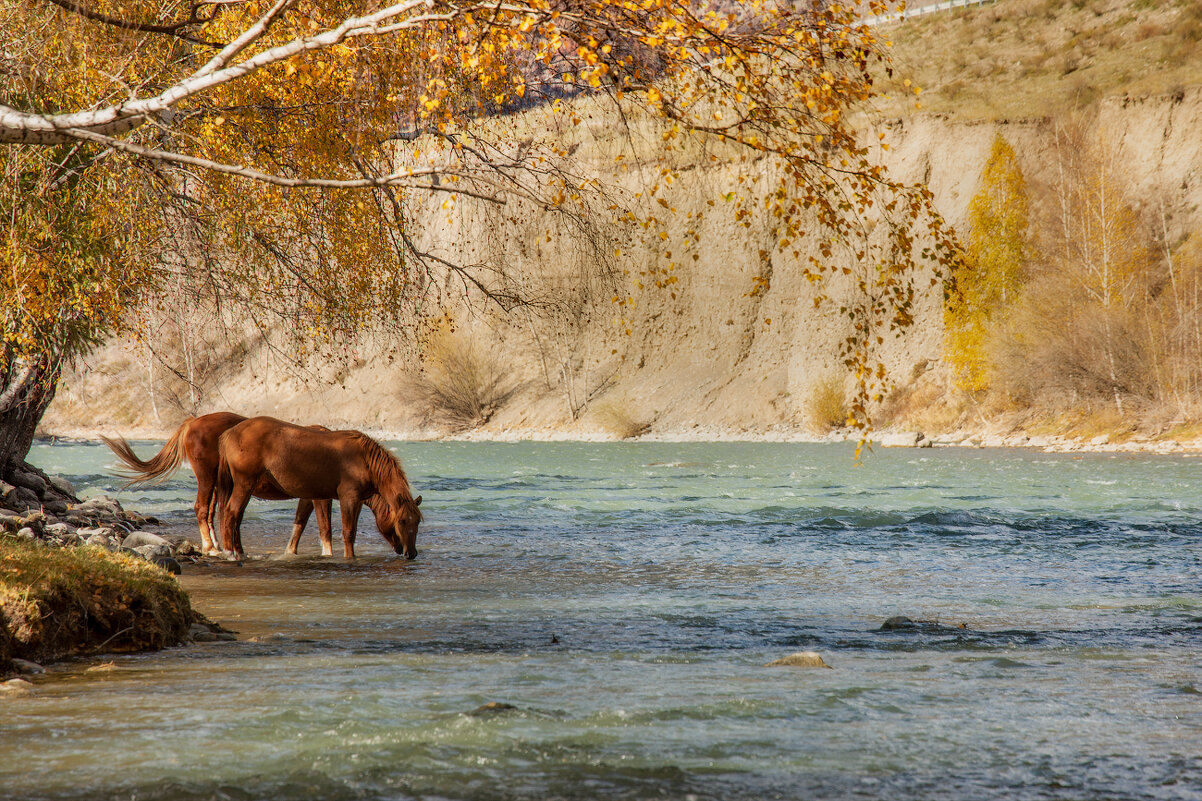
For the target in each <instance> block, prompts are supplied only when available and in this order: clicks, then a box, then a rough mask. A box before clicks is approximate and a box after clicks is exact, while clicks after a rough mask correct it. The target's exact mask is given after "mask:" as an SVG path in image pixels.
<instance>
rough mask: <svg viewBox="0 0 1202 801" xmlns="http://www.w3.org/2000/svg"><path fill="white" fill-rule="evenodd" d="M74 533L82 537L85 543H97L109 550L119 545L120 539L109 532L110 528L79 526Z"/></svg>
mask: <svg viewBox="0 0 1202 801" xmlns="http://www.w3.org/2000/svg"><path fill="white" fill-rule="evenodd" d="M75 534H76V536H78V537H80V538H81V539H83V541H84V544H85V545H98V546H100V547H101V548H105V549H107V550H110V551H111V550H114V549H116V548H118V547H119V546H120V545H121V540H119V539H118V538H117V537H116V536H114V535H113V534H112V533H111V529H106V528H81V529H78V530H77V531H76V532H75ZM85 535H86V536H85Z"/></svg>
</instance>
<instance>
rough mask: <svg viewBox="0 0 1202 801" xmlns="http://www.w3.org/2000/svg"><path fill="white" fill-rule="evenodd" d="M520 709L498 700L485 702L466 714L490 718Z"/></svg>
mask: <svg viewBox="0 0 1202 801" xmlns="http://www.w3.org/2000/svg"><path fill="white" fill-rule="evenodd" d="M518 711H520V710H519V709H518V708H517V707H516V706H514V705H513V704H505V703H501V702H499V701H489V702H488V703H487V704H483V705H481V706H478V707H476V708H475V709H473V710H472V711H471V712H468V713H467V714H468V715H469V716H470V717H473V718H492V717H496V716H497V715H505V714H510V713H513V712H518Z"/></svg>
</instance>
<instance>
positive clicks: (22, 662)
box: [12, 656, 46, 676]
mask: <svg viewBox="0 0 1202 801" xmlns="http://www.w3.org/2000/svg"><path fill="white" fill-rule="evenodd" d="M12 663H13V667H15V668H16V669H17V672H18V673H22V674H24V675H26V676H36V675H38V674H39V673H45V672H46V668H44V667H42V666H41V665H39V664H38V663H37V662H30V661H29V660H28V659H18V658H17V657H15V656H14V657H13V658H12Z"/></svg>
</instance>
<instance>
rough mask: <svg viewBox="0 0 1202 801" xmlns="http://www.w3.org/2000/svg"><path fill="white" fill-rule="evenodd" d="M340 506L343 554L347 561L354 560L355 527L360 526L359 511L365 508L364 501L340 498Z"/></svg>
mask: <svg viewBox="0 0 1202 801" xmlns="http://www.w3.org/2000/svg"><path fill="white" fill-rule="evenodd" d="M338 506H339V507H341V509H342V552H343V555H344V556H345V557H346V558H347V559H354V558H355V527H356V526H358V525H359V511H360V510H361V509H362V508H363V501H359V500H355V499H353V498H339V499H338Z"/></svg>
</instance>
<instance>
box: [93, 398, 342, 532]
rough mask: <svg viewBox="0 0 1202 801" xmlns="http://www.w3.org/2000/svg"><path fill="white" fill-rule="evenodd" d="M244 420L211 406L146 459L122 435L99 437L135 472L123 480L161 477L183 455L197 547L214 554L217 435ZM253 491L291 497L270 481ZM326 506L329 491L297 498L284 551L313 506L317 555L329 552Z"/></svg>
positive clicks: (267, 496) (272, 497)
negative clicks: (190, 479) (192, 493)
mask: <svg viewBox="0 0 1202 801" xmlns="http://www.w3.org/2000/svg"><path fill="white" fill-rule="evenodd" d="M244 420H246V418H245V417H243V416H242V415H240V414H234V413H233V412H214V413H213V414H206V415H202V416H200V417H193V418H190V419H188V420H185V421H184V422H183V424H182V425H180V427H179V428H178V429H176V431H175V433H174V434H172V435H171V438H170V439H169V440H167V444H166V445H164V446H163V449H162V450H161V451H159V452H158V453H157V454H155V455H154V456H152V457H150V458H149V459H147V460H145V461H143V460H142V459H139V458H138V456H137V454H135V453H134V451H133V448H131V447H130V445H129V443H128V442H126V441H125V439H124V438H123V437H116V438H109V437H101V439H102V440H104V444H106V445H108V446H109V448H110V449H111V450H112V451H113V453H115V454H116V455H117V458H118V459H120V460H121V461H122V462H124V463H125V465H126V466H127V467H129V468H130V469H131V470H132V471H133V472H134V473H135V474H136V475H137V478H134V479H133V480H132V481H130V482H129V483H128V484H126V486H134V485H137V484H145V483H147V482H151V481H161V480H163V479H165V478H166V477H167V476H168V475H170V474H171V473H173V472H175V470H176V469H177V468H178V467H179V466H180V463H181V462H183V460H184V459H185V458H186V459H187V460H188V464H190V465H191V466H192V472H193V473H194V474H195V475H196V504H195V505H194V506H193V508H194V509H195V511H196V524H197V526H198V527H199V528H200V539H201V545H202V549H203V552H204V553H205V554H206V555H208V554H217V553H220V552H221V550H220V549H219V548H218V547H217V544H216V540H215V538H214V537H213V514H214V511H215V510H216V505H217V504H216V497H215V495H214V489H215V488H216V485H217V465H218V461H219V457H218V453H217V439H218V437H220V436H221V435H222V434H223V433H225V432H226V431H228V430H229V429H231V428H233V427H234V426H236V425H238V424H239V423H241V422H242V421H244ZM254 495H255V497H257V498H263V499H264V500H269V501H282V500H290V499H291V498H292V497H293V496H291V495H280V494H278V493H277V494H272V487H271V486H270V485H269V484H264V485H262V486H260V487H256V488H255V492H254ZM330 506H331V504H330V500H329V497H328V496H327V498H326V499H324V500H318V501H316V502H314V501H313V500H309V499H302V500H301V501H300V502H299V503H297V505H296V517H294V518H293V522H292V538H291V539H290V540H289V541H288V551H287V552H288V553H291V554H295V553H296V549H297V545H298V544H299V543H300V537H301V532H303V531H304V530H305V524H306V523H307V522H309V515H310V514H311V513H312V512H314V511H316V512H317V533H318V536H319V537H321V552H322V555H323V556H330V555H332V554H333V552H334V550H333V543H332V538H331V534H330Z"/></svg>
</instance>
